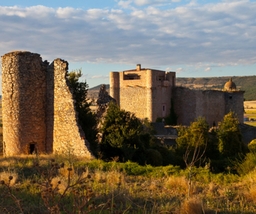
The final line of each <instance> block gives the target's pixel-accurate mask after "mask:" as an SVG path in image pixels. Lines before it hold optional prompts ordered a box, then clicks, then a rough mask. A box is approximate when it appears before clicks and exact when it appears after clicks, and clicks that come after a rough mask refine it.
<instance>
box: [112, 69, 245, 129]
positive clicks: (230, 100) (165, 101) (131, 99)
mask: <svg viewBox="0 0 256 214" xmlns="http://www.w3.org/2000/svg"><path fill="white" fill-rule="evenodd" d="M175 79H176V77H175V72H165V71H161V70H154V69H149V68H141V65H140V64H138V65H137V67H136V69H133V70H126V71H121V72H110V95H111V96H112V97H113V98H115V99H116V101H117V103H118V104H119V106H120V108H121V109H124V110H126V111H130V112H133V113H135V115H136V116H137V117H139V118H148V119H149V120H150V121H152V122H156V120H157V118H164V117H166V116H168V115H169V114H170V108H171V100H172V101H173V102H172V103H173V106H172V107H173V108H174V112H175V113H176V115H177V123H178V124H182V125H189V124H190V123H191V122H193V121H194V120H195V119H196V118H198V117H200V116H201V117H205V118H206V121H207V122H208V124H209V125H213V124H216V125H217V123H218V122H220V121H221V120H222V119H223V117H224V116H225V115H226V114H227V113H229V112H230V111H233V112H235V113H236V115H237V117H238V120H239V122H240V123H243V114H244V111H243V100H244V99H243V93H244V92H243V91H238V90H236V87H235V84H234V83H233V82H232V80H230V81H229V82H227V83H226V84H225V86H224V90H191V89H188V88H183V87H176V86H175Z"/></svg>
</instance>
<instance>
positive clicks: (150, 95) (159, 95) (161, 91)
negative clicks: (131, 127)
mask: <svg viewBox="0 0 256 214" xmlns="http://www.w3.org/2000/svg"><path fill="white" fill-rule="evenodd" d="M174 86H175V72H164V71H160V70H152V69H147V68H141V65H139V64H138V65H137V67H136V69H135V70H127V71H123V72H111V73H110V96H112V97H113V98H115V99H116V101H117V103H118V104H119V105H120V108H121V109H125V110H127V111H130V112H133V113H135V114H136V116H137V117H139V118H148V119H149V120H150V121H156V119H157V118H159V117H166V116H167V115H168V114H169V109H170V107H171V106H170V105H171V100H170V98H171V97H172V89H173V88H174Z"/></svg>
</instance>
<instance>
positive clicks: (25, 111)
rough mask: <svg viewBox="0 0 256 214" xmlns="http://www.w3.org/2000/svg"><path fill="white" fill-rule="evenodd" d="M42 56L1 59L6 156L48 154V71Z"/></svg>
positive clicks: (17, 55)
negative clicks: (46, 103)
mask: <svg viewBox="0 0 256 214" xmlns="http://www.w3.org/2000/svg"><path fill="white" fill-rule="evenodd" d="M47 65H48V63H47V62H42V59H41V57H40V55H39V54H34V53H30V52H22V51H16V52H11V53H8V54H5V55H4V56H2V115H3V116H2V117H3V144H4V146H3V147H4V148H3V150H4V155H5V156H12V155H20V154H33V153H37V152H38V153H44V152H45V137H46V136H45V135H46V126H45V101H46V81H45V78H46V67H47Z"/></svg>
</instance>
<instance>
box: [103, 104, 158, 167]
mask: <svg viewBox="0 0 256 214" xmlns="http://www.w3.org/2000/svg"><path fill="white" fill-rule="evenodd" d="M100 132H101V134H102V139H101V142H100V144H99V148H100V153H101V155H102V158H103V159H104V160H112V159H116V158H117V159H118V160H120V161H122V162H125V161H128V160H131V161H136V162H138V163H140V164H145V163H147V164H153V165H161V164H162V161H161V159H162V157H161V154H160V153H159V152H158V151H156V150H154V149H153V148H152V144H153V142H152V127H151V125H150V123H149V122H148V121H147V120H140V119H138V118H137V117H135V115H134V114H132V113H130V112H127V111H125V110H121V109H120V108H119V107H118V106H117V105H116V104H115V103H113V102H111V103H110V104H109V107H108V110H107V112H106V115H105V117H104V119H103V123H102V127H101V129H100ZM154 157H155V158H154Z"/></svg>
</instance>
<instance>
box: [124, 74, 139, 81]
mask: <svg viewBox="0 0 256 214" xmlns="http://www.w3.org/2000/svg"><path fill="white" fill-rule="evenodd" d="M139 79H140V76H139V75H138V74H126V75H124V80H139Z"/></svg>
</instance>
